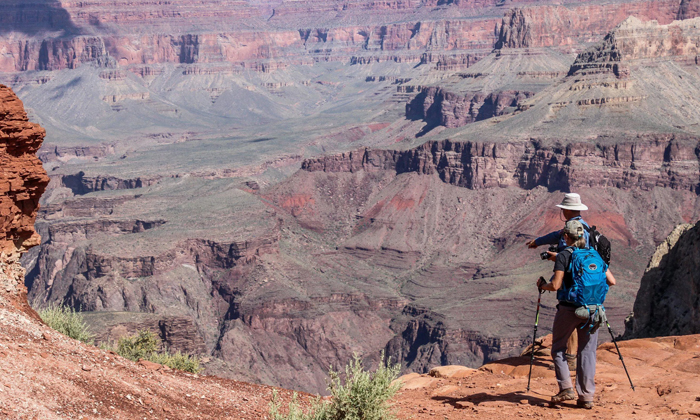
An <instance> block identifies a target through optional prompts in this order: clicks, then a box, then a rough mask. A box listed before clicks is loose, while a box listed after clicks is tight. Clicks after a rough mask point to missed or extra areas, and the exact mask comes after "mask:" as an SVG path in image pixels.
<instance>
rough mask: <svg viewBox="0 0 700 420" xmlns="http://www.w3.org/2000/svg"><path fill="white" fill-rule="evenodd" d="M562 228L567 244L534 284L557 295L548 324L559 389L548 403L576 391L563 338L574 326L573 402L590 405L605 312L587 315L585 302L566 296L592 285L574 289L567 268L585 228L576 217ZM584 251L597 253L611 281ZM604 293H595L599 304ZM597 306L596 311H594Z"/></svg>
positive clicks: (580, 244)
mask: <svg viewBox="0 0 700 420" xmlns="http://www.w3.org/2000/svg"><path fill="white" fill-rule="evenodd" d="M562 232H563V235H562V237H563V239H564V241H565V243H566V245H567V248H565V249H564V250H562V251H561V252H559V253H558V254H557V256H556V261H555V263H554V276H552V279H551V281H550V282H549V283H547V282H546V281H545V280H544V279H543V278H540V279H538V281H537V287H538V288H539V289H540V290H548V291H552V292H557V299H558V300H559V304H558V305H557V314H556V316H555V317H554V326H553V327H552V359H553V360H554V370H555V373H556V377H557V383H558V384H559V393H558V394H557V395H555V396H553V397H552V403H553V404H556V403H560V402H562V401H567V400H574V399H576V394H575V393H574V390H573V389H572V388H573V387H572V384H571V374H570V372H569V366H568V365H567V361H566V357H565V351H566V344H567V340H568V338H569V336H571V335H572V333H573V332H574V330H576V335H577V336H578V349H577V350H578V363H577V366H576V392H577V393H578V401H577V405H578V406H579V407H583V408H587V409H590V408H593V394H594V393H595V381H594V376H595V364H596V348H597V347H598V327H599V326H600V323H601V322H603V320H604V319H605V315H604V311H603V310H602V308H598V307H596V312H595V313H593V315H591V314H590V313H589V307H588V306H587V305H586V306H584V305H581V304H577V303H575V302H571V301H568V300H566V299H568V298H571V296H573V294H572V293H571V291H572V290H578V291H577V293H579V295H580V296H582V295H585V294H587V293H589V292H591V291H592V290H593V289H591V290H584V289H583V288H579V289H574V288H573V285H574V281H575V280H574V277H573V276H574V275H575V274H574V273H572V270H570V269H569V265H570V263H571V262H572V259H574V255H573V253H574V252H576V250H575V248H579V249H586V240H585V229H584V227H583V224H582V223H581V222H580V221H578V220H569V221H568V222H566V225H565V226H564V230H563V231H562ZM587 252H588V253H595V254H594V255H595V256H597V258H598V259H594V261H600V264H602V265H601V266H600V268H599V271H600V275H602V273H603V271H602V270H603V269H605V273H604V275H605V284H607V285H608V286H612V285H614V284H615V277H613V274H612V273H611V272H610V270H608V269H607V265H606V264H605V262H604V261H603V260H602V259H600V256H599V255H598V254H597V252H596V251H595V250H593V249H590V250H587ZM588 268H589V269H590V268H593V269H595V268H596V267H595V266H592V265H591V266H589V267H588ZM599 281H600V284H599V285H598V286H595V287H598V289H595V292H596V293H600V288H604V287H605V286H604V285H603V284H602V282H603V279H602V278H601V277H599ZM579 284H580V283H579ZM577 287H580V286H577ZM591 287H594V286H591ZM605 293H607V288H605V290H604V291H603V292H602V297H598V298H599V299H600V300H601V301H600V303H599V304H600V305H602V300H604V299H605ZM594 306H595V305H594ZM577 309H578V310H580V309H584V310H585V313H586V314H589V317H588V318H586V319H583V318H581V317H580V315H579V311H577ZM599 310H600V313H598V312H597V311H599ZM595 314H598V315H599V317H598V318H596V317H595Z"/></svg>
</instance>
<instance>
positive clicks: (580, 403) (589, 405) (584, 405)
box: [576, 400, 593, 410]
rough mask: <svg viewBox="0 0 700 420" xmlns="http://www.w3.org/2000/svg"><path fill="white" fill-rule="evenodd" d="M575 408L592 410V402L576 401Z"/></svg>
mask: <svg viewBox="0 0 700 420" xmlns="http://www.w3.org/2000/svg"><path fill="white" fill-rule="evenodd" d="M576 406H577V407H579V408H585V409H586V410H590V409H592V408H593V401H582V400H578V401H576Z"/></svg>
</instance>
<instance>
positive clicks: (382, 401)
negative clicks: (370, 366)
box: [269, 354, 401, 420]
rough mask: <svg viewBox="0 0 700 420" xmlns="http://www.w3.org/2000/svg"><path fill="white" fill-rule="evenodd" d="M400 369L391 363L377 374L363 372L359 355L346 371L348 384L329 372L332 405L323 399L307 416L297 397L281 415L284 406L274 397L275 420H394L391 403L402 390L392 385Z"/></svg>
mask: <svg viewBox="0 0 700 420" xmlns="http://www.w3.org/2000/svg"><path fill="white" fill-rule="evenodd" d="M400 369H401V367H400V366H399V365H392V364H391V361H390V360H388V361H386V363H385V362H384V355H383V354H382V362H381V363H380V364H379V367H378V368H377V370H376V371H374V372H370V371H367V370H365V369H364V367H363V366H362V361H361V360H360V358H359V357H358V356H357V355H356V356H355V358H354V359H353V360H352V361H350V363H349V364H348V365H347V366H346V367H345V381H344V383H343V381H342V380H341V377H340V374H339V373H338V372H335V371H333V370H332V369H331V370H330V372H329V375H330V381H329V384H328V390H329V391H330V392H331V397H332V398H331V400H330V401H322V400H321V399H320V398H319V399H316V400H315V401H313V402H312V403H311V405H310V407H309V409H308V410H306V412H304V410H303V409H302V408H301V406H300V404H299V402H298V398H297V396H296V395H294V397H293V398H292V401H291V402H290V403H289V407H288V409H287V412H286V413H284V414H283V413H281V411H280V410H281V408H282V407H281V403H280V402H279V399H278V398H277V396H276V395H275V396H274V398H273V401H272V402H271V403H270V410H269V411H270V417H271V419H272V420H389V419H393V418H394V414H393V413H392V412H391V407H390V405H389V399H391V397H393V396H394V394H396V391H398V390H399V387H400V386H401V385H400V384H398V383H395V384H392V382H393V381H394V380H395V379H396V378H397V377H398V374H399V371H400Z"/></svg>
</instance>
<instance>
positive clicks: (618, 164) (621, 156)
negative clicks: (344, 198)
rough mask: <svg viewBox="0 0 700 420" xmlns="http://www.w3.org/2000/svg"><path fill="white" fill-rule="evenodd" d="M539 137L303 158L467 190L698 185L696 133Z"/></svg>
mask: <svg viewBox="0 0 700 420" xmlns="http://www.w3.org/2000/svg"><path fill="white" fill-rule="evenodd" d="M602 140H603V139H601V142H600V143H594V142H587V143H571V144H567V145H558V146H557V145H554V146H552V145H544V144H540V143H538V142H517V143H508V144H506V143H479V142H455V141H450V140H443V141H435V142H432V141H431V142H426V143H425V144H423V145H421V146H419V147H417V148H415V149H411V150H406V151H395V150H373V149H363V150H358V151H354V152H349V153H343V154H340V155H335V156H324V157H320V158H314V159H308V160H306V161H304V162H303V163H302V169H303V170H306V171H325V172H355V171H359V170H366V171H376V170H395V171H396V172H397V173H405V172H418V173H421V174H433V173H437V174H439V176H440V179H442V180H443V181H444V182H446V183H449V184H452V185H457V186H460V187H466V188H470V189H483V188H494V187H501V188H503V187H509V186H517V187H520V188H528V189H529V188H534V187H536V186H544V187H547V188H548V189H550V190H562V191H570V190H572V189H576V188H580V187H600V188H607V187H614V188H620V189H641V190H646V191H649V190H651V189H653V188H655V187H668V188H673V189H679V190H687V191H694V192H695V191H698V189H699V188H700V178H699V175H698V174H699V173H700V162H699V159H700V153H699V152H698V151H699V150H700V143H699V142H700V139H699V138H695V137H686V136H674V135H666V136H653V135H650V136H640V137H638V138H633V139H627V140H626V141H622V140H621V141H619V142H618V143H617V144H612V145H611V144H606V143H604V142H603V141H602Z"/></svg>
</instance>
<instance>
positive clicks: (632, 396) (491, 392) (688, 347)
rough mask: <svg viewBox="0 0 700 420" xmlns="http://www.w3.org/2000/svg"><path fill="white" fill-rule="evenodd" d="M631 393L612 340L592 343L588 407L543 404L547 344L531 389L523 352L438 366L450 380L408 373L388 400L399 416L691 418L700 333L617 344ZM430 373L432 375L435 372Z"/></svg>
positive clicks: (699, 401)
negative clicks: (469, 364) (470, 364)
mask: <svg viewBox="0 0 700 420" xmlns="http://www.w3.org/2000/svg"><path fill="white" fill-rule="evenodd" d="M619 345H620V350H621V352H622V355H623V357H624V360H625V363H626V364H627V367H628V369H629V372H630V375H631V377H632V381H633V383H634V385H635V391H632V389H631V388H630V386H629V382H628V381H627V377H626V376H625V372H624V370H623V369H622V365H621V363H620V360H619V359H618V356H617V353H616V351H615V347H614V345H613V344H612V343H605V344H603V345H601V346H600V347H599V348H598V364H597V374H596V388H597V389H596V397H595V406H594V408H593V409H592V410H590V411H589V410H585V409H582V408H577V407H576V401H568V402H567V403H565V404H562V405H561V406H558V407H550V405H549V399H550V397H551V396H552V395H554V394H555V393H556V392H558V388H557V385H556V381H555V377H554V370H553V368H552V367H551V366H552V362H551V358H550V355H549V349H548V348H544V349H542V350H538V352H537V356H536V358H535V365H534V368H533V379H532V384H531V391H530V392H529V393H528V392H526V387H527V375H528V368H529V358H528V357H516V358H511V359H506V360H503V361H500V362H496V363H491V364H487V365H484V366H483V367H481V368H480V369H478V370H474V369H468V368H462V369H458V368H454V369H452V370H451V372H450V371H449V370H447V369H445V368H442V369H437V370H434V371H432V372H431V374H432V375H435V374H436V373H437V372H440V371H443V372H444V371H448V373H447V375H449V376H451V377H442V378H438V377H433V376H430V375H417V374H411V375H406V376H405V377H403V379H404V380H405V384H404V388H403V389H402V390H401V391H400V392H399V395H398V396H397V397H396V399H395V400H396V407H397V408H398V413H399V418H401V419H449V420H452V419H465V418H479V419H499V420H500V419H503V418H508V417H510V418H515V417H517V418H538V419H590V418H599V419H631V418H634V419H650V420H651V419H654V420H656V419H659V420H660V419H697V418H698V417H700V377H699V376H698V375H699V374H700V335H688V336H677V337H663V338H653V339H640V340H630V341H623V342H620V343H619ZM437 376H440V374H439V373H437Z"/></svg>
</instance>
